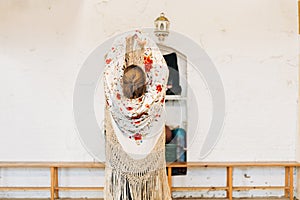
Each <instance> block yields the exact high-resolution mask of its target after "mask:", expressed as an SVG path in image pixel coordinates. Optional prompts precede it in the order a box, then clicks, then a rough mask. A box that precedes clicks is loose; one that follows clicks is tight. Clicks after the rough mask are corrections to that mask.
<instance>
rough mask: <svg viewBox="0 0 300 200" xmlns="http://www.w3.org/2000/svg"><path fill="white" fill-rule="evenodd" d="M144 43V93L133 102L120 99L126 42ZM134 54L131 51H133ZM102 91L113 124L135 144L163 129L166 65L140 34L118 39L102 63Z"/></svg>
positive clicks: (153, 45)
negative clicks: (104, 64) (134, 40)
mask: <svg viewBox="0 0 300 200" xmlns="http://www.w3.org/2000/svg"><path fill="white" fill-rule="evenodd" d="M132 36H134V39H136V40H138V41H142V42H143V43H145V48H144V66H142V69H143V70H144V72H145V73H146V81H147V86H146V93H145V94H144V95H143V96H142V97H140V98H136V99H129V98H126V97H125V96H124V95H123V90H122V76H123V74H124V69H125V53H126V38H127V37H132ZM133 50H135V49H133ZM105 63H106V68H105V71H104V88H105V97H106V100H107V106H108V109H109V110H110V112H111V114H112V117H113V119H114V121H115V122H116V124H117V126H118V128H119V129H120V130H121V131H122V133H123V134H125V135H127V136H128V138H129V139H133V140H135V141H136V142H137V144H139V143H140V142H142V140H143V139H145V138H147V137H150V136H153V135H155V134H160V132H159V131H158V130H161V127H162V126H164V122H165V121H164V119H163V117H162V116H164V115H162V113H163V112H164V99H165V91H166V85H167V80H168V74H169V72H168V67H167V64H166V62H165V60H164V58H163V56H162V54H161V52H160V51H159V48H158V47H157V46H156V44H155V42H154V41H152V40H151V39H150V38H149V37H147V36H146V35H144V34H142V33H141V32H140V31H138V30H137V31H133V32H129V33H126V34H124V35H122V36H120V37H118V38H117V39H116V40H115V41H114V42H113V45H112V47H111V49H110V51H109V52H108V54H107V57H106V59H105Z"/></svg>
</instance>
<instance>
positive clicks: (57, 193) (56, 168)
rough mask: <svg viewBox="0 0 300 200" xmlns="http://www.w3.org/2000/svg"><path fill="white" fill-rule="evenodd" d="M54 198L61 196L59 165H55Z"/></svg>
mask: <svg viewBox="0 0 300 200" xmlns="http://www.w3.org/2000/svg"><path fill="white" fill-rule="evenodd" d="M54 198H55V199H58V198H59V191H58V167H54Z"/></svg>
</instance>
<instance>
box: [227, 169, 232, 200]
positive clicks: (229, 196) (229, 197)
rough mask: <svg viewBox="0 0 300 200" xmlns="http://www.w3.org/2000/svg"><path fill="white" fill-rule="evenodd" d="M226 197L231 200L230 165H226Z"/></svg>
mask: <svg viewBox="0 0 300 200" xmlns="http://www.w3.org/2000/svg"><path fill="white" fill-rule="evenodd" d="M227 198H228V199H229V200H232V166H228V167H227Z"/></svg>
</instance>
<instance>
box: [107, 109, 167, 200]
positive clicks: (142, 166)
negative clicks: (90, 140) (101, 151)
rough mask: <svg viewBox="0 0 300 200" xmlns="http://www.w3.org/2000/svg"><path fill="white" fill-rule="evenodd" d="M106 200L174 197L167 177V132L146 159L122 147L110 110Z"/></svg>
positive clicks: (152, 199)
mask: <svg viewBox="0 0 300 200" xmlns="http://www.w3.org/2000/svg"><path fill="white" fill-rule="evenodd" d="M105 119H106V124H105V126H106V127H105V128H106V168H105V187H104V198H105V200H171V199H172V198H171V195H170V191H169V185H168V181H167V176H166V163H165V148H164V145H165V134H164V133H162V134H161V136H160V138H159V139H158V141H157V143H156V145H155V147H154V148H153V149H152V151H151V152H150V153H149V154H148V155H147V156H146V157H145V158H143V159H133V158H132V157H130V156H129V155H128V154H127V153H126V152H125V151H124V150H123V148H122V146H121V145H120V143H119V142H118V139H117V137H116V135H115V133H114V131H113V127H112V125H111V121H110V116H109V115H108V111H106V116H105Z"/></svg>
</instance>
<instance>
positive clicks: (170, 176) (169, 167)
mask: <svg viewBox="0 0 300 200" xmlns="http://www.w3.org/2000/svg"><path fill="white" fill-rule="evenodd" d="M168 184H169V188H170V194H171V196H172V167H171V166H170V165H169V166H168Z"/></svg>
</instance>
